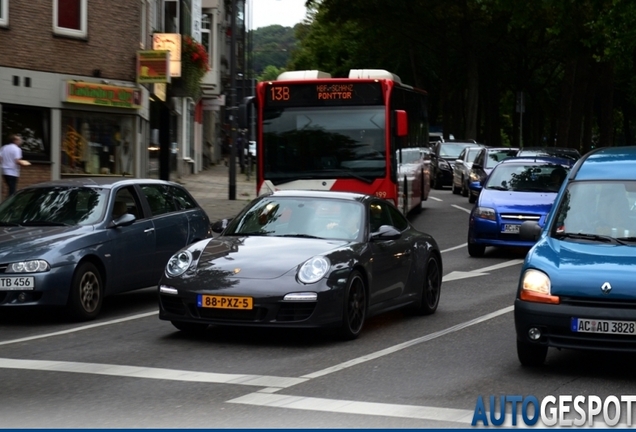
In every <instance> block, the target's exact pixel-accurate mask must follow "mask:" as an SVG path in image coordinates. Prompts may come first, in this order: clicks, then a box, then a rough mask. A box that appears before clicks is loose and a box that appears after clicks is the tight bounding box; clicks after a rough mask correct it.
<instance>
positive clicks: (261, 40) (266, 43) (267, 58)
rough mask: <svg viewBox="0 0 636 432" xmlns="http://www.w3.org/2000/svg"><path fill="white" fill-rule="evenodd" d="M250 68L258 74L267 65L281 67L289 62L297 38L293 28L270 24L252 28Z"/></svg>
mask: <svg viewBox="0 0 636 432" xmlns="http://www.w3.org/2000/svg"><path fill="white" fill-rule="evenodd" d="M251 33H252V35H251V36H252V44H253V46H252V66H251V67H252V70H253V71H254V73H255V74H256V75H257V76H259V75H261V74H262V73H263V72H264V71H265V68H266V67H267V66H274V67H276V68H283V67H285V66H286V65H287V63H288V62H289V58H290V55H291V52H292V51H293V50H294V48H295V46H296V42H297V39H296V37H295V35H294V29H293V28H291V27H283V26H281V25H271V26H267V27H260V28H257V29H256V30H252V31H251Z"/></svg>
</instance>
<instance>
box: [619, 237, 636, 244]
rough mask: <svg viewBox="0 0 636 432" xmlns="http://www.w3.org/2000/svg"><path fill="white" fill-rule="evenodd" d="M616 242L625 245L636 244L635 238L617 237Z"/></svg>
mask: <svg viewBox="0 0 636 432" xmlns="http://www.w3.org/2000/svg"><path fill="white" fill-rule="evenodd" d="M616 240H618V241H622V242H627V243H634V242H636V237H618V238H617V239H616Z"/></svg>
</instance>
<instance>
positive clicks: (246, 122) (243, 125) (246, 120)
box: [238, 96, 254, 129]
mask: <svg viewBox="0 0 636 432" xmlns="http://www.w3.org/2000/svg"><path fill="white" fill-rule="evenodd" d="M253 103H254V96H248V97H244V98H243V101H242V102H241V104H240V105H239V108H238V127H239V129H248V128H249V127H250V108H251V107H252V104H253Z"/></svg>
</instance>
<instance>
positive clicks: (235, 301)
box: [197, 294, 254, 310]
mask: <svg viewBox="0 0 636 432" xmlns="http://www.w3.org/2000/svg"><path fill="white" fill-rule="evenodd" d="M197 306H198V307H200V308H214V309H244V310H250V309H252V308H254V299H252V297H230V296H214V295H202V294H201V295H199V296H198V298H197Z"/></svg>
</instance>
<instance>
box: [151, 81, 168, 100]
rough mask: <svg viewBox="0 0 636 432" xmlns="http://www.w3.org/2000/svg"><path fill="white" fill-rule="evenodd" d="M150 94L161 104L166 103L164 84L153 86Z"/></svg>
mask: <svg viewBox="0 0 636 432" xmlns="http://www.w3.org/2000/svg"><path fill="white" fill-rule="evenodd" d="M152 93H153V94H154V95H155V96H156V97H157V99H159V100H160V101H161V102H165V101H166V85H165V84H153V89H152Z"/></svg>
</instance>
